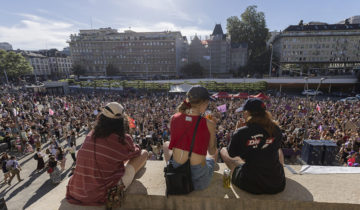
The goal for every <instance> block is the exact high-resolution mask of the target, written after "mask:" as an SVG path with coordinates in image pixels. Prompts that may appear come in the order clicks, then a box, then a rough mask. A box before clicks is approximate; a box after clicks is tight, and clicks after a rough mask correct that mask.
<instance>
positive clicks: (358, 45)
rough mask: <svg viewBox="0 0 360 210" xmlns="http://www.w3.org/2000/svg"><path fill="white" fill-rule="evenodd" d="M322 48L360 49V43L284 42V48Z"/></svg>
mask: <svg viewBox="0 0 360 210" xmlns="http://www.w3.org/2000/svg"><path fill="white" fill-rule="evenodd" d="M312 48H314V49H321V48H333V49H341V48H355V49H358V50H359V49H360V43H359V44H337V43H332V44H329V43H326V44H295V45H290V44H284V45H283V49H312Z"/></svg>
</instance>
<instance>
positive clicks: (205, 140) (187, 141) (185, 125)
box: [169, 113, 210, 155]
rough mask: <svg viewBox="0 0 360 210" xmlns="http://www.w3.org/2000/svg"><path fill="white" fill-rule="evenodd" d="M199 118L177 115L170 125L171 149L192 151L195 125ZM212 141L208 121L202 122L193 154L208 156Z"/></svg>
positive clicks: (203, 120) (203, 119)
mask: <svg viewBox="0 0 360 210" xmlns="http://www.w3.org/2000/svg"><path fill="white" fill-rule="evenodd" d="M198 119H199V116H190V115H186V114H182V113H176V114H175V115H174V116H173V117H172V119H171V124H170V129H171V131H170V133H171V141H170V145H169V149H172V148H173V147H175V148H178V149H182V150H186V151H190V146H191V141H192V138H193V134H194V130H195V125H196V122H197V120H198ZM209 141H210V132H209V129H208V127H207V124H206V119H205V118H202V119H201V120H200V123H199V126H198V129H197V132H196V136H195V143H194V148H193V152H194V153H197V154H199V155H206V153H207V149H208V146H209Z"/></svg>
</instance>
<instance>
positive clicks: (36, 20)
mask: <svg viewBox="0 0 360 210" xmlns="http://www.w3.org/2000/svg"><path fill="white" fill-rule="evenodd" d="M18 15H19V16H21V17H23V19H22V20H21V21H20V22H19V23H18V24H15V25H12V26H9V27H6V26H0V40H1V41H5V42H9V43H11V44H12V45H13V48H14V49H18V48H20V49H25V50H35V49H44V48H58V49H59V50H61V49H62V48H63V47H66V46H68V44H67V43H66V40H67V39H68V38H69V36H70V34H71V33H75V32H76V31H77V30H76V29H75V28H74V25H73V24H72V23H68V22H64V21H58V20H51V19H45V18H43V17H40V16H37V15H33V14H18Z"/></svg>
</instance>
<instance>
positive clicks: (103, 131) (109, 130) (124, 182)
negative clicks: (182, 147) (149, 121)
mask: <svg viewBox="0 0 360 210" xmlns="http://www.w3.org/2000/svg"><path fill="white" fill-rule="evenodd" d="M114 104H115V105H114ZM119 106H121V105H120V104H118V103H116V102H112V103H110V105H109V104H108V105H107V106H106V107H105V109H104V110H103V112H102V113H101V114H100V116H99V117H98V119H97V123H96V126H95V128H94V130H92V131H91V132H90V133H89V134H88V135H87V136H86V139H85V141H84V143H83V145H82V147H81V149H80V150H79V151H78V154H77V160H76V169H75V171H74V174H73V175H72V177H71V178H70V180H69V184H68V186H67V193H66V199H67V200H68V201H69V202H70V203H73V204H78V205H103V204H104V203H105V202H106V197H107V192H108V190H109V189H110V188H113V187H115V186H124V187H125V188H126V187H128V186H129V185H130V184H131V182H132V179H133V177H134V175H135V173H136V172H137V171H138V170H139V169H140V168H141V167H142V166H144V164H145V162H146V157H147V153H146V152H144V151H141V149H140V147H139V146H138V145H135V144H134V143H133V140H132V138H131V137H130V135H128V134H126V133H127V130H128V124H127V120H126V118H125V115H124V113H123V111H122V112H120V111H119V110H122V109H123V108H122V106H121V108H122V109H119V108H118V107H119ZM116 113H118V114H116ZM128 160H129V161H128ZM126 161H128V163H127V164H126V165H125V164H124V163H125V162H126ZM123 190H124V189H123Z"/></svg>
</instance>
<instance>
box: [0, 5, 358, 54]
mask: <svg viewBox="0 0 360 210" xmlns="http://www.w3.org/2000/svg"><path fill="white" fill-rule="evenodd" d="M0 5H1V7H0V17H1V18H0V42H9V43H10V44H12V45H13V48H14V49H18V48H20V49H25V50H35V49H45V48H58V49H62V48H63V47H66V46H67V43H66V40H68V37H69V35H70V34H74V33H78V31H79V29H89V28H91V23H92V28H100V27H112V28H116V29H118V30H119V31H123V30H124V29H128V28H129V27H131V29H132V30H134V31H164V30H180V31H181V32H182V34H183V35H186V36H188V37H190V36H193V35H194V34H195V33H196V34H198V35H200V36H202V37H204V36H206V35H209V34H210V33H211V31H212V29H213V27H214V25H215V23H221V24H222V26H223V29H224V30H226V19H227V18H228V17H230V16H239V15H240V14H241V13H242V12H243V11H244V10H245V8H246V7H247V6H249V5H257V6H258V11H262V12H264V13H265V18H266V22H267V26H268V28H269V29H270V30H278V31H279V30H283V29H285V28H286V27H287V26H288V25H293V24H297V23H298V22H299V21H300V20H301V19H302V20H304V22H305V23H306V22H309V21H321V22H327V23H337V22H339V21H341V20H343V19H345V18H348V17H351V16H354V15H360V0H343V1H339V0H59V1H51V0H31V1H30V0H0Z"/></svg>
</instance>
